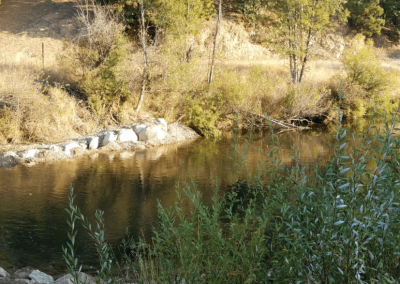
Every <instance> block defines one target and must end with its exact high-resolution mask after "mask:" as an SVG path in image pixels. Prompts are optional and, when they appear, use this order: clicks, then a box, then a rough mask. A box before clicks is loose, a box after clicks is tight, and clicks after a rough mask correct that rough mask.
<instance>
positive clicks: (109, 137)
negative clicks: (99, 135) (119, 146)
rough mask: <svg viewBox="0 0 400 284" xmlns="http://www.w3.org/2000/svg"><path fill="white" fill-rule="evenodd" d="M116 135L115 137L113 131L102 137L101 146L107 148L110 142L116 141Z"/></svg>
mask: <svg viewBox="0 0 400 284" xmlns="http://www.w3.org/2000/svg"><path fill="white" fill-rule="evenodd" d="M117 138H118V135H115V133H114V131H109V132H107V134H106V135H105V136H104V138H103V141H102V142H101V146H107V145H108V144H109V143H110V142H114V141H117Z"/></svg>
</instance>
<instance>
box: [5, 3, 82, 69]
mask: <svg viewBox="0 0 400 284" xmlns="http://www.w3.org/2000/svg"><path fill="white" fill-rule="evenodd" d="M75 13H76V3H75V2H74V1H67V0H2V3H1V5H0V64H2V63H15V62H29V63H37V64H41V58H42V43H43V44H44V49H45V53H44V55H45V66H46V65H49V64H50V63H51V64H53V63H54V61H55V57H56V55H57V54H58V53H59V52H60V51H61V48H62V40H63V39H64V38H66V37H68V38H70V39H72V38H74V37H76V36H77V35H78V25H77V23H76V21H74V15H75Z"/></svg>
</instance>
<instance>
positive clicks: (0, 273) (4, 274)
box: [0, 267, 10, 279]
mask: <svg viewBox="0 0 400 284" xmlns="http://www.w3.org/2000/svg"><path fill="white" fill-rule="evenodd" d="M8 277H10V274H9V273H8V272H7V271H5V270H4V269H3V268H2V267H0V279H2V278H8Z"/></svg>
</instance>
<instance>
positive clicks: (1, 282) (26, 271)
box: [0, 266, 96, 284]
mask: <svg viewBox="0 0 400 284" xmlns="http://www.w3.org/2000/svg"><path fill="white" fill-rule="evenodd" d="M79 274H80V278H81V280H82V281H84V282H85V283H86V284H96V279H95V278H94V277H92V276H90V275H87V274H85V273H83V272H80V273H79ZM46 283H48V284H51V283H54V284H73V277H72V276H71V274H64V275H59V276H58V277H55V278H53V277H52V276H50V275H47V274H46V273H43V272H41V271H39V270H36V269H33V268H32V267H29V266H28V267H24V268H21V269H18V270H17V271H15V273H14V274H12V275H10V274H9V273H8V272H7V271H5V270H4V269H3V268H1V267H0V284H46Z"/></svg>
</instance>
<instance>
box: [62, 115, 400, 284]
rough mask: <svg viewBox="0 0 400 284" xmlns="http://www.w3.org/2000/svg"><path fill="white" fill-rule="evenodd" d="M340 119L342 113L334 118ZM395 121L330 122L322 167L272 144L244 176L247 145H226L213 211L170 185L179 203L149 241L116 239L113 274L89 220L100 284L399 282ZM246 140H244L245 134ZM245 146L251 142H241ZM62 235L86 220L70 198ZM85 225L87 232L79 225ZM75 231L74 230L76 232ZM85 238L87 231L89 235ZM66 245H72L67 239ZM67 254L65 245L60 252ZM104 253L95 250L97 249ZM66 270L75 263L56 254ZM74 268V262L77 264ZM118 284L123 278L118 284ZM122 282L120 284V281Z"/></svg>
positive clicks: (194, 193)
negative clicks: (223, 177) (227, 166)
mask: <svg viewBox="0 0 400 284" xmlns="http://www.w3.org/2000/svg"><path fill="white" fill-rule="evenodd" d="M338 113H339V116H340V117H342V113H341V112H340V110H339V112H338ZM396 120H397V116H393V118H392V119H387V118H386V119H385V123H384V124H383V126H382V127H381V128H377V127H376V126H374V125H370V126H369V127H367V128H366V129H364V130H362V131H361V132H356V131H353V133H351V134H350V130H349V129H345V128H343V127H342V125H341V123H340V122H339V123H338V124H337V130H336V134H335V140H336V143H335V145H332V146H333V147H334V149H335V154H334V156H333V157H332V159H331V160H330V161H329V162H327V163H326V164H325V165H319V164H316V165H315V166H313V167H311V168H308V169H306V168H303V167H301V166H300V161H299V153H292V154H291V156H292V158H293V163H291V166H289V165H285V164H283V163H282V162H281V159H280V158H279V155H278V153H279V148H280V144H279V139H278V137H277V136H275V135H274V134H273V133H271V136H270V144H269V148H268V149H269V152H263V151H260V156H262V157H263V159H262V160H261V161H260V162H259V163H258V169H257V170H256V171H255V172H254V173H250V172H248V171H247V166H246V164H247V160H246V153H247V151H248V149H249V148H248V147H249V146H248V147H246V148H245V149H244V150H243V151H241V152H239V151H238V149H237V144H236V141H237V140H236V138H235V139H234V143H233V145H232V148H233V154H232V157H231V160H232V165H231V174H232V179H231V180H232V183H231V186H230V188H229V190H228V192H225V193H221V192H220V189H219V185H218V182H217V183H216V184H215V188H214V189H215V195H214V197H213V198H212V204H211V205H210V206H207V205H205V204H204V203H203V201H202V200H201V192H199V191H198V190H197V189H196V185H195V184H193V182H188V183H186V184H184V185H183V186H182V187H178V190H177V194H178V199H179V201H178V202H177V203H176V204H175V206H174V207H170V208H168V209H166V208H163V207H162V206H161V205H160V204H159V205H158V216H159V223H158V226H157V227H155V228H154V231H153V238H152V240H151V241H150V242H148V241H146V240H144V239H137V240H134V239H129V240H127V241H124V243H123V248H124V250H123V251H124V252H125V253H126V254H125V256H124V258H123V261H122V262H121V263H120V264H119V269H120V273H121V274H118V275H114V276H113V277H111V278H110V275H111V272H110V271H112V269H111V268H110V267H109V264H110V263H115V261H114V260H113V261H112V262H111V260H112V257H111V255H109V254H108V253H107V251H105V250H104V248H106V250H107V248H108V247H107V243H106V242H105V241H104V228H103V226H102V223H103V213H101V212H98V213H97V218H98V232H97V233H96V236H94V237H93V239H94V241H95V242H96V243H97V247H98V248H99V249H98V250H97V251H98V254H99V260H100V267H101V270H99V277H100V279H101V280H102V281H107V282H108V283H112V282H115V281H117V279H118V277H123V279H125V280H126V281H132V279H135V281H137V282H138V283H153V282H157V283H178V282H183V281H185V283H266V282H267V281H268V282H269V281H271V282H272V283H374V282H376V283H397V282H398V281H399V279H400V272H399V269H400V262H399V256H400V246H399V241H400V234H399V229H400V219H399V217H400V216H399V213H400V208H399V206H400V205H399V201H400V171H399V169H400V163H399V158H400V156H399V155H400V151H399V147H400V140H399V138H398V137H395V136H393V134H392V133H393V130H394V129H395V128H396ZM248 139H249V140H248V141H251V140H252V136H251V134H250V135H249V136H248ZM248 145H250V143H249V144H248ZM69 214H70V220H71V222H70V223H69V224H70V228H71V230H72V231H71V234H70V235H71V236H72V235H73V234H74V228H76V227H75V226H74V224H73V223H74V222H77V221H78V220H79V219H83V220H86V219H85V218H84V216H82V215H81V214H80V213H79V210H78V209H77V208H76V206H75V205H74V204H73V197H72V195H71V197H70V209H69ZM84 225H85V227H88V228H90V224H88V222H87V221H85V222H84ZM75 230H76V229H75ZM90 233H92V231H91V230H90ZM72 240H73V241H75V239H74V238H72ZM68 247H69V248H71V251H73V244H70V245H69V246H68ZM101 248H103V250H102V249H101ZM65 258H66V260H68V263H69V267H70V270H71V271H72V270H73V268H74V267H73V266H74V264H73V262H72V261H73V260H74V258H75V256H74V255H73V254H71V253H69V251H68V249H65ZM76 261H77V260H76ZM121 280H122V279H121ZM125 280H124V281H125Z"/></svg>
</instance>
